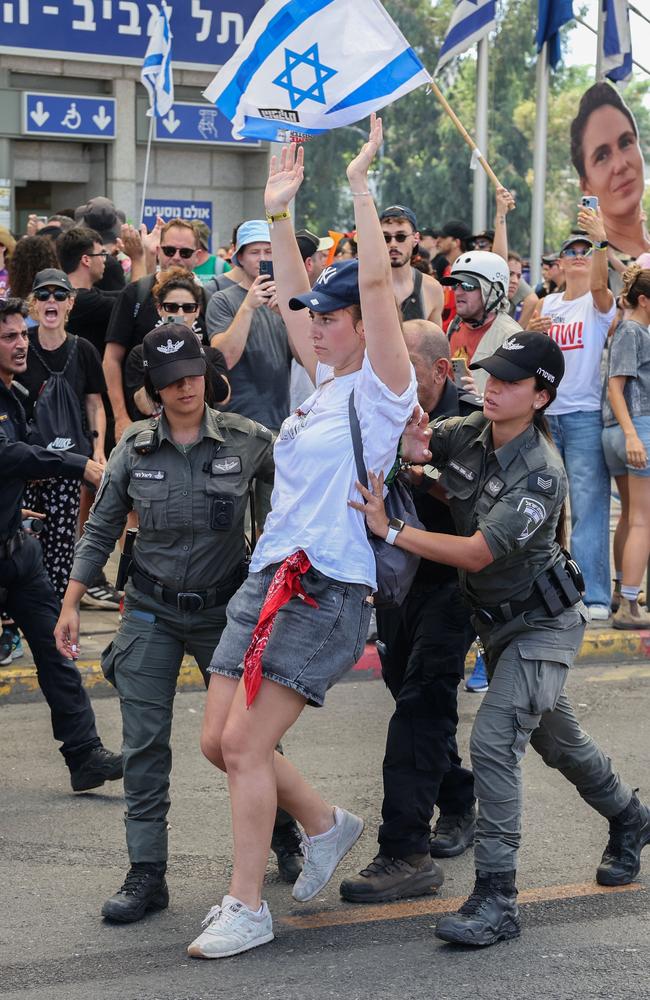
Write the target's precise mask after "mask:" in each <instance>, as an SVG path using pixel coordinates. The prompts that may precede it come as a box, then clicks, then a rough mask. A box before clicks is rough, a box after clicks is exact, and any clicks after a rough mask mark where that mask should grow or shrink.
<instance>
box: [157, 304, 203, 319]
mask: <svg viewBox="0 0 650 1000" xmlns="http://www.w3.org/2000/svg"><path fill="white" fill-rule="evenodd" d="M161 308H162V311H163V312H166V313H171V314H172V315H173V316H175V315H176V314H177V312H178V311H179V309H180V311H181V312H184V313H185V315H186V316H189V314H190V313H195V312H196V311H197V310H198V308H199V307H198V306H197V304H196V302H163V304H162V306H161Z"/></svg>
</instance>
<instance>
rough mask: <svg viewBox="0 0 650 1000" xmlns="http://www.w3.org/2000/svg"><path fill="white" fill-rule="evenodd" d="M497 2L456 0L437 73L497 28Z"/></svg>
mask: <svg viewBox="0 0 650 1000" xmlns="http://www.w3.org/2000/svg"><path fill="white" fill-rule="evenodd" d="M496 23H497V5H496V0H456V6H455V8H454V13H453V14H452V15H451V21H450V22H449V27H448V28H447V34H446V35H445V40H444V42H443V43H442V48H441V49H440V53H439V55H438V65H437V66H436V69H435V72H436V73H439V72H440V70H441V69H442V68H443V66H446V65H447V63H448V62H449V61H450V60H451V59H453V58H454V57H455V56H459V55H460V54H461V52H465V51H466V50H467V49H469V48H471V46H472V45H474V43H475V42H478V41H480V39H481V38H483V36H484V35H487V33H488V32H489V31H493V30H494V28H496Z"/></svg>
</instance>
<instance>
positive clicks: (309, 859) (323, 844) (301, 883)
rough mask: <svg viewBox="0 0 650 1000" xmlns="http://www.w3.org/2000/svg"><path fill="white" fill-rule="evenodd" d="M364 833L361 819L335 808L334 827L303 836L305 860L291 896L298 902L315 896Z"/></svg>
mask: <svg viewBox="0 0 650 1000" xmlns="http://www.w3.org/2000/svg"><path fill="white" fill-rule="evenodd" d="M362 833H363V820H362V819H361V818H360V817H359V816H354V815H353V813H350V812H346V810H345V809H339V807H338V806H335V807H334V827H333V828H332V829H331V830H329V831H328V832H327V833H322V834H320V835H319V836H318V837H308V836H307V834H306V833H303V835H302V853H303V854H304V856H305V862H304V864H303V867H302V872H301V873H300V875H299V876H298V878H297V879H296V882H295V884H294V887H293V889H292V890H291V895H292V896H293V898H294V899H297V900H298V901H299V902H300V903H306V902H307V901H308V900H310V899H313V898H314V896H317V895H318V893H319V892H320V891H321V889H324V888H325V886H326V885H327V883H328V882H329V880H330V879H331V877H332V875H333V874H334V872H335V871H336V866H337V865H338V863H339V861H341V860H342V859H343V858H344V857H345V855H346V854H347V853H348V851H349V850H350V848H351V847H352V846H353V845H354V844H355V843H356V842H357V840H358V839H359V837H360V836H361V834H362Z"/></svg>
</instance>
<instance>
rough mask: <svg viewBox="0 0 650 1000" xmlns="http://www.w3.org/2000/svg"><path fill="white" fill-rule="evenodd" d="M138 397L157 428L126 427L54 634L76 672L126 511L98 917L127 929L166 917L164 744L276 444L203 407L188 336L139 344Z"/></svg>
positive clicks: (208, 643)
mask: <svg viewBox="0 0 650 1000" xmlns="http://www.w3.org/2000/svg"><path fill="white" fill-rule="evenodd" d="M143 356H144V366H145V372H146V379H147V381H146V382H145V386H146V388H147V391H148V392H149V394H150V395H153V396H154V397H156V396H158V397H159V399H160V401H161V402H162V405H163V414H162V416H161V418H160V420H159V421H158V420H147V421H141V422H139V423H136V424H133V425H132V427H130V428H129V430H128V431H127V432H126V433H125V435H124V436H123V438H122V440H121V441H120V443H119V445H118V446H117V447H116V448H115V450H114V451H113V453H112V455H111V457H110V460H109V462H108V465H107V467H106V471H105V474H104V478H103V480H102V484H101V486H100V489H99V491H98V493H97V498H96V500H95V504H94V506H93V508H92V511H91V514H90V518H89V520H88V522H87V524H86V527H85V531H84V535H83V537H82V539H81V541H80V542H79V545H78V547H77V550H76V554H75V560H74V566H73V568H72V573H71V578H70V583H69V586H68V589H67V592H66V595H65V598H64V601H63V607H62V611H61V616H60V618H59V622H58V624H57V627H56V632H55V635H56V639H57V645H58V648H59V650H60V651H61V652H62V653H64V655H65V656H71V657H72V658H76V657H77V655H78V651H79V647H78V636H79V601H80V599H81V597H82V595H83V594H84V593H85V591H86V588H87V586H88V585H89V584H90V583H92V581H93V580H94V579H95V578H96V576H97V573H98V572H99V570H100V569H101V568H102V567H103V566H104V564H105V563H106V561H107V559H108V557H109V555H110V553H111V552H112V551H113V548H114V545H115V542H116V541H117V539H118V538H119V537H120V535H121V534H122V531H123V529H124V524H125V522H126V518H127V515H128V513H129V511H130V510H135V511H136V513H137V515H138V518H139V522H140V528H139V531H138V535H137V540H136V543H135V547H134V551H133V565H132V571H131V578H130V580H129V582H128V584H127V586H126V599H125V606H124V616H123V618H122V623H121V625H120V629H119V631H118V633H117V635H116V636H115V638H114V640H113V642H112V643H111V644H110V645H109V647H108V648H107V649H106V650H105V652H104V655H103V658H102V668H103V670H104V673H105V675H106V677H107V678H108V680H109V681H110V682H111V683H112V684H114V685H115V687H116V688H117V691H118V693H119V695H120V702H121V710H122V721H123V738H124V791H125V797H126V804H127V811H126V840H127V846H128V850H129V858H130V861H131V869H130V871H129V873H128V875H127V878H126V881H125V883H124V885H123V886H122V888H121V889H120V891H119V892H118V893H117V895H116V896H114V897H113V898H112V899H109V900H108V901H107V902H106V903H105V904H104V907H103V909H102V913H103V915H104V916H105V917H108V918H110V919H113V920H120V921H123V922H131V921H133V920H138V919H140V917H142V916H143V915H144V913H145V911H146V910H147V909H161V908H163V907H165V906H167V902H168V892H167V886H166V883H165V878H164V876H165V870H166V860H167V811H168V808H169V773H170V769H171V750H170V746H169V738H170V731H171V721H172V707H173V701H174V694H175V690H176V679H177V677H178V672H179V668H180V665H181V661H182V658H183V654H184V652H185V651H187V652H189V653H191V654H192V655H193V656H194V657H195V658H196V660H197V662H198V664H199V666H200V668H201V670H202V671H204V670H205V669H206V668H207V666H208V664H209V662H210V659H211V657H212V654H213V652H214V649H215V646H216V645H217V643H218V641H219V638H220V636H221V632H222V631H223V628H224V627H225V624H226V616H225V605H226V604H227V603H228V600H229V599H230V597H231V596H232V594H233V593H234V592H235V591H236V590H237V588H238V587H239V585H240V583H241V582H242V580H243V579H244V577H245V540H244V516H245V513H246V502H247V498H248V485H249V482H250V480H251V479H252V478H253V477H255V476H258V477H261V478H262V479H266V480H268V481H272V479H273V459H272V435H271V432H270V431H267V430H266V428H264V427H262V426H261V425H260V424H256V423H255V422H254V421H252V420H248V419H247V418H245V417H241V416H239V415H237V414H235V413H226V414H222V413H218V412H217V411H215V410H212V409H210V408H209V407H207V406H206V405H205V398H204V397H205V385H206V380H205V371H206V361H205V355H204V352H203V348H202V347H201V345H200V344H199V341H198V339H197V337H196V336H195V335H194V333H192V331H191V330H190V329H188V327H187V326H185V325H182V324H168V325H166V326H163V327H159V328H157V329H156V330H153V331H152V332H151V333H149V334H148V335H147V336H146V337H145V339H144V355H143Z"/></svg>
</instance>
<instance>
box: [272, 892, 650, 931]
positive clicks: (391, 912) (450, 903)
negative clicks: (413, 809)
mask: <svg viewBox="0 0 650 1000" xmlns="http://www.w3.org/2000/svg"><path fill="white" fill-rule="evenodd" d="M643 891H645V886H643V885H641V884H640V883H639V882H632V884H631V885H621V886H612V887H611V888H607V887H605V886H602V885H596V884H595V883H592V882H587V883H585V884H584V885H580V884H579V885H549V886H543V887H542V888H539V889H523V890H522V891H520V893H519V896H518V901H519V902H520V903H548V902H550V901H553V900H558V899H579V898H581V897H584V896H611V895H614V894H616V893H621V892H643ZM466 898H467V897H466V896H458V897H455V898H451V899H437V898H436V897H433V896H425V897H423V898H421V899H413V900H409V901H407V902H395V903H381V904H378V905H376V906H369V905H367V904H364V903H350V904H348V905H347V906H345V908H343V909H337V910H324V911H322V912H321V913H306V914H304V916H303V915H298V914H290V915H289V916H286V917H280V920H279V922H280V923H281V924H284V925H285V926H287V927H295V928H298V929H299V930H307V931H311V930H318V929H320V928H322V927H345V926H348V925H350V924H370V923H376V922H378V921H380V920H407V919H409V918H411V917H427V916H434V915H436V914H440V913H451V912H454V911H455V910H457V909H458V908H459V907H460V906H461V905H462V904H463V903H464V902H465V899H466Z"/></svg>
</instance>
